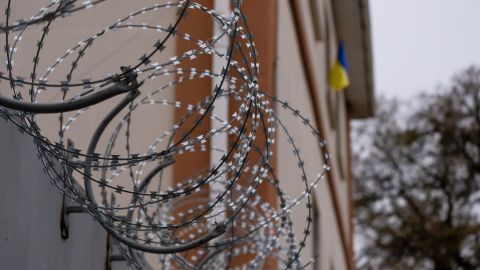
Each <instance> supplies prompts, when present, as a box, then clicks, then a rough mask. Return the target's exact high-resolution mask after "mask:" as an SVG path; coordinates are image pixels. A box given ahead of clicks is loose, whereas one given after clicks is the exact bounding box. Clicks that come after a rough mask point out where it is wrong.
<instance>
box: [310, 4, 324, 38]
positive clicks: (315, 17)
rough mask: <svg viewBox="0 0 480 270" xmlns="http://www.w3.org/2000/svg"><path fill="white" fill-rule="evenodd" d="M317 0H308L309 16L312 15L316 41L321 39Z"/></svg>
mask: <svg viewBox="0 0 480 270" xmlns="http://www.w3.org/2000/svg"><path fill="white" fill-rule="evenodd" d="M318 1H319V0H309V4H310V16H311V17H312V25H313V34H314V36H315V40H316V41H321V40H322V23H321V21H322V20H321V17H320V9H319V7H320V5H319V4H318Z"/></svg>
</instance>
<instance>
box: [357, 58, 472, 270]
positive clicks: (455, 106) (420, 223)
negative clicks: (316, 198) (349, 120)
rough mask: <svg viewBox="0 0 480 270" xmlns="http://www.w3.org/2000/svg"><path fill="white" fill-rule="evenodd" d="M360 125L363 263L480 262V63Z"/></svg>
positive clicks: (426, 265) (446, 265)
mask: <svg viewBox="0 0 480 270" xmlns="http://www.w3.org/2000/svg"><path fill="white" fill-rule="evenodd" d="M377 103H378V106H377V107H378V108H377V117H376V118H375V119H372V120H369V121H366V122H363V123H359V124H358V125H357V126H356V127H355V128H354V129H353V130H354V131H353V134H352V135H353V136H352V138H354V139H353V140H354V141H353V145H354V146H356V147H355V148H354V151H355V154H354V158H355V165H354V174H355V178H356V194H355V201H356V227H357V232H358V239H357V242H358V245H359V248H358V251H357V258H356V261H357V266H358V268H359V269H480V187H479V186H480V69H477V68H473V67H472V68H469V69H468V70H466V71H464V72H462V73H461V74H459V75H458V76H456V77H455V78H454V79H453V81H452V84H451V85H450V86H449V87H448V88H447V89H444V90H442V91H441V92H440V93H436V94H428V95H427V94H423V95H421V96H419V97H418V98H416V99H415V100H411V102H409V103H408V104H407V103H400V102H398V101H396V100H388V99H385V98H381V99H379V100H378V101H377Z"/></svg>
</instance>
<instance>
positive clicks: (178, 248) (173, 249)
mask: <svg viewBox="0 0 480 270" xmlns="http://www.w3.org/2000/svg"><path fill="white" fill-rule="evenodd" d="M102 225H103V224H102ZM104 228H106V229H107V231H108V232H109V233H111V234H112V236H113V237H115V239H117V240H118V241H120V242H122V243H123V244H125V245H127V246H129V247H131V248H134V249H136V250H140V251H143V252H148V253H155V254H172V253H178V252H182V251H187V250H191V249H194V248H197V247H199V246H201V245H204V244H206V243H208V241H210V240H212V239H215V238H217V237H219V236H220V235H222V234H224V233H225V231H226V225H225V224H217V225H216V226H215V228H214V229H213V230H211V231H210V232H209V233H208V234H207V235H205V236H204V237H202V238H199V239H196V240H193V241H190V242H188V243H184V244H175V245H173V246H169V247H155V246H144V245H141V244H139V243H138V242H136V241H134V240H132V239H129V238H125V237H122V236H121V235H119V234H118V232H115V231H113V230H112V229H111V228H109V227H108V226H105V225H104Z"/></svg>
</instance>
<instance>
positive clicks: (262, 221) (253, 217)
mask: <svg viewBox="0 0 480 270" xmlns="http://www.w3.org/2000/svg"><path fill="white" fill-rule="evenodd" d="M111 2H112V1H106V0H103V1H76V0H54V1H51V2H48V3H46V4H45V5H44V6H43V7H42V8H40V9H39V11H38V12H36V13H35V15H33V16H30V17H28V18H18V19H12V16H15V11H16V10H15V9H14V7H13V6H12V1H11V0H8V1H7V3H6V4H5V15H6V17H5V22H4V23H3V24H0V33H1V34H2V36H3V41H2V42H3V43H4V48H5V50H4V55H2V57H3V58H5V63H6V72H0V79H1V81H0V87H1V88H0V89H1V92H2V95H0V97H1V98H0V105H1V106H2V107H0V115H2V116H3V117H4V118H6V119H8V120H9V121H10V122H12V123H14V124H15V125H16V126H17V127H18V128H19V130H20V131H21V132H23V133H26V134H28V135H29V136H31V137H32V138H33V139H34V142H35V145H36V148H37V150H38V157H39V159H40V160H41V162H42V164H43V166H44V168H45V172H46V173H47V174H48V175H49V177H50V179H51V180H52V182H53V183H54V184H55V186H56V187H57V188H58V189H59V190H60V191H61V192H62V194H64V196H66V197H68V198H70V199H72V200H73V201H75V202H76V203H78V204H79V205H81V206H82V207H83V208H84V209H85V211H86V212H88V213H90V214H91V215H92V216H93V217H94V218H95V220H96V221H98V222H99V223H100V224H101V225H102V226H103V227H104V228H105V229H106V230H107V231H108V233H110V234H111V235H112V236H113V237H114V238H115V240H116V241H118V242H119V244H120V249H121V250H122V252H123V254H124V255H125V257H126V258H128V260H129V262H130V264H131V266H132V267H134V268H137V269H144V268H145V267H147V265H149V266H148V267H160V268H159V269H170V268H171V267H172V268H181V269H214V268H217V267H221V268H225V269H227V268H228V269H263V265H264V264H265V263H266V260H267V259H268V258H269V257H270V258H273V259H274V260H275V262H276V264H277V265H278V269H292V268H295V269H304V268H306V267H307V266H308V265H309V264H310V263H311V261H310V262H309V261H306V262H305V261H304V262H302V260H301V256H300V254H301V252H302V250H303V249H304V248H305V246H306V245H307V239H308V236H309V235H310V232H311V231H312V226H313V225H312V221H313V213H312V207H313V202H312V199H311V193H312V190H313V189H314V188H315V187H317V185H318V184H319V183H320V181H321V180H322V179H323V178H324V177H325V175H326V172H327V171H328V170H329V165H328V160H329V155H328V154H327V152H326V146H325V141H324V140H323V139H322V138H321V137H320V134H319V132H318V131H317V129H316V128H315V127H314V126H313V124H312V123H311V122H310V121H309V120H308V119H307V118H306V117H304V116H302V114H301V113H300V111H299V110H297V109H295V108H294V107H293V106H291V105H290V104H289V103H288V102H285V101H282V100H279V99H278V98H276V97H274V96H271V95H269V94H267V93H265V92H263V91H261V90H260V86H259V84H258V75H259V63H258V58H257V52H256V50H255V44H254V41H253V38H252V34H251V32H250V29H249V26H248V23H247V19H246V16H245V14H244V13H243V12H242V9H241V4H242V3H241V1H232V5H233V9H232V12H231V13H230V14H226V15H222V14H220V13H219V12H217V11H216V10H214V9H211V8H208V7H206V6H203V5H201V4H200V3H197V2H195V1H191V0H180V1H176V2H165V3H152V5H151V6H147V7H143V8H139V9H137V10H133V11H131V12H130V13H129V14H128V15H126V16H124V17H120V18H119V19H116V20H114V22H113V23H112V24H110V25H109V26H107V27H103V26H101V28H100V30H99V31H96V32H95V31H91V32H92V33H91V34H90V35H89V36H88V37H87V38H84V39H81V40H80V41H75V42H72V44H73V45H72V46H69V45H68V42H63V43H62V44H61V45H64V47H65V48H66V49H65V50H64V52H63V53H62V52H59V51H58V50H56V49H55V52H52V51H48V52H46V51H47V49H46V46H45V44H46V43H47V42H48V36H49V33H50V32H51V31H53V30H54V29H55V27H56V25H58V22H57V21H58V20H65V21H67V20H69V19H73V18H75V17H76V16H80V17H81V16H84V15H83V14H82V13H84V12H87V11H89V10H95V9H97V8H98V9H100V8H102V9H108V7H109V6H108V5H109V4H110V5H111V4H112V3H111ZM156 2H157V1H156ZM102 5H104V6H102ZM168 11H171V12H174V13H175V14H176V16H175V18H174V20H173V21H172V22H171V23H170V24H168V25H167V26H160V25H153V24H151V23H148V22H137V20H141V19H142V17H143V16H145V15H146V14H147V15H148V14H157V13H158V12H168ZM191 13H200V14H203V16H209V17H210V18H212V21H213V22H214V24H216V25H218V26H219V28H220V29H221V31H219V33H216V34H214V35H213V36H212V37H211V38H209V39H207V40H206V39H202V38H200V37H197V36H196V35H195V33H184V32H182V30H181V28H180V27H179V25H181V23H182V21H184V20H187V19H188V18H189V14H191ZM118 31H132V34H131V35H134V34H135V33H139V32H150V31H154V32H155V33H159V36H161V38H159V39H156V40H155V42H154V43H153V44H152V49H150V50H149V51H147V50H145V51H144V52H143V53H142V54H140V55H139V56H138V57H137V59H138V60H137V61H131V62H130V63H128V65H127V64H126V65H124V66H122V67H109V68H110V71H111V72H110V73H109V74H107V75H104V76H100V75H99V74H95V75H96V76H97V77H95V78H87V77H82V75H81V74H77V73H81V72H79V70H80V69H82V68H84V67H83V66H82V63H85V62H86V59H88V58H89V57H92V58H93V57H94V56H92V55H94V54H93V53H92V50H94V49H93V48H94V47H95V46H96V45H97V43H100V42H102V40H104V39H107V40H108V35H109V34H112V33H115V32H118ZM12 36H13V39H12ZM26 36H29V37H28V39H31V38H32V37H31V36H37V37H36V39H37V42H36V43H34V44H35V46H34V48H30V49H25V50H24V51H22V52H21V53H20V52H19V49H20V48H22V45H23V44H22V41H23V39H24V38H25V37H26ZM75 38H77V37H75ZM225 38H228V40H229V45H228V46H227V47H226V48H222V46H218V44H219V41H220V40H222V39H225ZM173 40H183V42H186V43H188V44H189V45H190V46H191V47H192V49H190V50H185V51H180V52H178V51H177V52H175V53H174V55H169V54H171V52H167V49H168V48H169V47H171V46H174V42H173ZM56 44H57V45H58V42H57V43H56ZM111 46H115V45H113V44H112V45H111ZM24 47H25V48H29V46H28V44H27V45H25V46H24ZM30 47H31V46H30ZM51 54H55V55H58V57H57V56H56V57H54V58H52V57H51ZM202 56H211V57H216V58H218V59H220V60H221V62H222V64H223V68H222V69H221V70H218V71H214V70H209V69H200V68H196V65H195V61H196V60H197V59H199V58H201V57H202ZM28 59H33V62H31V63H30V65H26V64H25V62H28V61H29V60H28ZM44 59H45V60H44ZM50 59H54V60H53V62H52V63H51V64H45V62H47V61H48V60H50ZM68 63H69V65H68ZM21 64H23V65H24V66H29V70H30V71H29V72H30V74H29V76H25V73H23V74H22V73H21V72H19V71H17V66H19V65H21ZM18 69H21V68H18ZM41 72H43V73H41ZM60 72H62V73H66V75H63V76H64V78H63V79H60V80H54V79H50V78H51V77H54V78H59V77H62V75H59V74H58V73H60ZM27 77H29V78H28V79H27ZM203 79H211V80H212V81H216V82H218V84H217V85H215V86H214V87H213V90H212V92H211V94H210V95H207V96H204V97H203V98H200V99H199V100H196V102H195V103H188V102H184V101H182V100H176V98H175V97H173V98H172V97H171V96H168V95H167V94H166V93H167V91H172V90H174V91H179V90H176V87H178V86H180V85H182V84H186V83H188V82H196V81H201V80H203ZM7 89H9V90H10V91H11V92H8V90H7ZM193 91H195V89H193ZM23 96H27V97H28V98H27V99H24V98H23ZM46 100H47V101H49V102H45V101H46ZM219 100H228V101H229V102H230V107H231V108H232V109H231V112H230V115H229V116H228V117H227V118H225V117H222V116H219V115H216V114H215V110H214V107H215V105H216V104H217V103H218V101H219ZM152 107H154V108H156V109H157V111H160V110H163V111H165V112H167V111H177V112H181V115H180V116H179V117H177V118H178V119H177V118H176V119H175V121H174V122H173V123H172V124H171V126H170V127H169V128H167V129H165V130H163V131H158V129H156V128H155V127H153V126H151V125H148V124H147V125H142V127H141V128H138V126H139V123H146V122H147V121H149V120H151V119H145V117H144V114H142V113H141V112H142V110H148V109H149V108H152ZM105 110H106V111H105ZM89 113H90V115H98V117H95V118H94V123H91V122H89V120H88V119H87V120H84V121H83V122H82V117H84V116H85V115H86V114H89ZM43 114H48V115H47V116H42V115H43ZM179 114H180V113H179ZM100 115H105V116H103V118H102V117H101V116H100ZM285 115H288V117H289V118H291V119H294V120H296V121H295V123H296V125H299V127H301V128H303V129H304V130H305V131H308V132H309V134H311V137H312V138H313V140H314V141H315V142H316V144H317V147H318V152H319V153H321V156H320V157H319V159H320V162H323V164H320V167H319V165H318V163H316V164H314V167H315V168H318V171H317V173H316V174H314V175H312V174H311V173H310V172H307V171H308V170H309V169H308V168H306V167H307V166H306V163H309V162H310V163H312V162H313V161H309V160H304V159H303V158H302V155H301V147H302V146H301V145H302V144H301V143H300V144H299V143H297V142H296V140H295V136H296V134H298V132H296V131H293V132H292V130H291V129H292V125H293V124H292V120H291V119H288V120H286V119H283V118H282V117H281V116H285ZM55 116H57V117H58V134H52V132H51V130H50V129H51V125H49V124H48V123H49V122H48V121H50V120H51V119H52V118H53V117H55ZM42 117H43V118H42ZM159 117H161V115H159ZM172 118H173V117H172ZM45 119H46V120H45ZM84 122H87V124H88V125H93V126H94V127H95V129H94V131H93V135H92V136H91V137H90V138H89V139H85V137H86V136H87V133H86V132H85V131H84V130H83V128H82V126H83V125H86V124H85V123H84ZM163 122H167V120H165V121H163ZM210 122H212V123H215V124H216V125H215V128H211V126H210V125H209V123H210ZM77 127H79V128H77ZM112 127H113V128H112ZM205 127H208V128H205ZM45 128H47V129H48V130H47V131H46V132H45V131H42V130H44V129H45ZM108 128H110V129H108ZM72 130H75V131H72ZM149 132H150V133H152V134H153V135H151V137H150V138H149V139H150V142H149V143H148V146H146V147H145V148H143V149H144V150H143V152H138V153H135V152H134V149H138V148H139V147H136V146H135V147H134V145H136V144H138V145H142V144H143V143H144V142H143V141H142V142H139V139H138V136H137V134H144V133H145V134H146V133H149ZM304 133H305V134H306V133H307V132H304ZM75 136H77V139H74V137H75ZM219 136H225V137H227V138H228V139H229V142H230V143H229V147H228V148H227V149H222V148H221V147H218V146H216V145H214V144H213V143H211V140H212V139H213V138H215V137H219ZM278 138H284V139H285V140H286V142H287V144H288V145H289V147H290V148H291V151H292V165H291V167H292V168H291V169H292V170H293V169H294V168H296V169H297V170H298V180H297V179H295V181H298V183H299V184H298V185H301V186H302V189H303V191H302V192H301V193H300V194H290V193H291V192H290V190H289V189H288V188H286V187H285V185H286V184H287V182H288V181H293V180H294V179H287V180H283V181H282V180H281V179H279V175H278V173H277V172H276V171H275V165H272V164H273V163H272V156H273V149H274V146H275V145H276V144H278V143H276V140H277V139H278ZM82 140H83V141H87V143H83V144H84V145H82V143H81V142H80V141H82ZM301 140H305V138H301ZM283 143H284V142H281V144H283ZM119 145H121V146H122V147H119ZM81 146H84V147H81ZM310 147H312V146H310ZM100 148H103V151H101V150H100ZM116 151H118V152H120V153H118V152H116ZM307 151H312V150H311V149H307ZM195 152H215V153H219V155H218V156H221V158H219V160H215V161H210V165H209V166H207V167H204V168H203V169H201V170H198V171H195V172H194V173H192V174H191V175H190V176H189V177H187V178H186V179H175V181H173V180H172V176H171V170H172V166H176V163H177V162H178V161H177V160H179V159H181V158H182V156H186V157H188V155H189V154H191V153H195ZM316 162H318V161H316ZM169 171H170V172H169ZM166 174H169V175H170V176H167V175H166ZM82 180H83V181H82ZM298 185H297V186H298ZM265 186H266V187H268V188H269V192H271V193H272V194H275V196H274V197H275V198H276V200H277V202H271V201H268V200H266V199H265V198H264V197H263V196H262V195H260V194H259V188H260V187H262V188H264V187H265ZM302 202H304V203H305V209H306V210H304V213H305V217H304V218H305V219H304V222H300V224H301V225H299V226H302V227H303V230H302V235H296V232H298V230H297V229H295V228H294V221H295V222H296V221H297V220H296V219H295V220H294V219H292V217H291V215H292V211H294V209H295V207H298V205H300V204H301V203H302ZM149 253H153V254H158V255H157V262H151V261H149V260H146V259H145V258H146V257H147V256H149V255H147V254H149Z"/></svg>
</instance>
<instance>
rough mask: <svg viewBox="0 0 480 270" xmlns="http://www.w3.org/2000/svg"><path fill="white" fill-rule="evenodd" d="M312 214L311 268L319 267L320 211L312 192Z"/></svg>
mask: <svg viewBox="0 0 480 270" xmlns="http://www.w3.org/2000/svg"><path fill="white" fill-rule="evenodd" d="M312 205H313V207H312V214H313V222H312V227H313V232H312V253H313V254H312V255H313V258H315V260H314V261H313V269H320V255H321V250H320V249H321V242H322V241H321V231H320V229H321V227H320V226H321V220H320V211H319V210H318V205H317V199H316V196H315V194H313V193H312Z"/></svg>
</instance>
